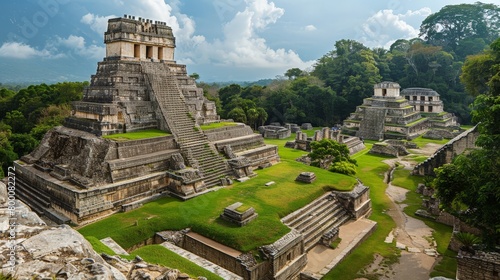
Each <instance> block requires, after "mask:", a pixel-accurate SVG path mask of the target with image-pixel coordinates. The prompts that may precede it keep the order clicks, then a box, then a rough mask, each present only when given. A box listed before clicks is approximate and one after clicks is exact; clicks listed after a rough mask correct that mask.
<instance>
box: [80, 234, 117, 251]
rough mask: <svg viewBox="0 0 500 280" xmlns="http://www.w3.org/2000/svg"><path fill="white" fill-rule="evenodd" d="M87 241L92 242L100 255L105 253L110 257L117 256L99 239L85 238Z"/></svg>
mask: <svg viewBox="0 0 500 280" xmlns="http://www.w3.org/2000/svg"><path fill="white" fill-rule="evenodd" d="M85 239H87V241H88V242H90V244H91V245H92V248H94V251H96V252H97V253H99V254H101V253H105V254H108V255H110V256H114V255H116V254H115V252H114V251H113V250H111V249H110V248H109V247H108V246H106V245H104V244H103V243H102V242H101V240H99V239H98V238H96V237H94V236H85Z"/></svg>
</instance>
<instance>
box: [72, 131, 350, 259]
mask: <svg viewBox="0 0 500 280" xmlns="http://www.w3.org/2000/svg"><path fill="white" fill-rule="evenodd" d="M266 142H267V141H266ZM270 142H271V143H276V144H279V146H280V148H279V153H280V156H281V157H282V158H281V162H280V163H279V164H277V165H276V166H273V167H271V168H266V169H263V170H256V173H257V174H258V176H256V177H254V178H252V179H251V180H248V181H246V182H244V183H239V182H236V183H235V184H233V185H232V186H230V187H226V188H224V189H221V190H219V191H217V192H211V193H207V194H204V195H202V196H199V197H196V198H193V199H190V200H188V201H184V202H182V201H179V200H177V199H174V198H162V199H159V200H156V201H153V202H150V203H147V204H145V205H144V206H142V207H141V208H139V209H135V210H133V211H130V212H127V213H118V214H115V215H112V216H110V217H108V218H106V219H103V220H101V221H98V222H96V223H93V224H91V225H88V226H85V227H83V228H81V229H80V230H79V231H80V233H82V234H83V235H84V236H94V237H96V238H98V239H102V238H105V237H108V236H109V237H111V238H113V240H115V241H116V242H117V243H118V244H120V245H121V246H122V247H124V248H130V247H132V246H133V245H135V244H138V243H140V242H142V241H144V240H146V239H148V238H150V237H152V236H153V235H154V234H155V232H158V231H163V230H180V229H184V228H187V227H190V228H191V229H192V230H193V231H195V232H197V233H199V234H201V235H204V236H206V237H208V238H212V239H214V240H216V241H218V242H220V243H222V244H225V245H227V246H229V247H232V248H235V249H237V250H241V251H244V252H247V251H254V250H256V249H257V247H259V246H262V245H266V244H271V243H273V242H274V241H276V240H277V239H279V238H280V237H282V236H283V235H284V234H286V233H288V232H289V228H288V227H286V226H285V225H284V224H283V223H281V221H280V219H281V218H282V217H284V216H286V215H287V214H289V213H291V212H293V211H295V210H297V209H299V208H301V207H303V206H305V205H306V204H308V203H309V202H311V201H312V200H314V199H315V198H317V197H318V196H320V195H322V194H323V193H325V192H326V191H328V190H331V189H337V190H351V189H352V188H353V186H354V185H355V183H356V180H355V178H353V177H349V176H345V175H341V174H336V173H332V172H329V171H326V170H323V169H319V168H315V167H311V166H307V165H304V164H302V163H299V162H297V161H295V158H296V157H298V155H301V154H303V153H304V152H303V151H298V150H294V149H288V148H284V147H283V145H284V144H285V143H286V140H274V141H270ZM304 171H312V172H315V173H316V175H317V180H316V181H314V182H313V183H312V184H306V183H302V182H296V181H295V178H296V177H297V176H298V175H299V174H300V172H304ZM269 181H275V182H277V183H276V184H273V185H271V186H268V187H266V186H265V184H266V183H267V182H269ZM235 202H241V203H243V204H244V205H246V206H249V207H253V208H254V209H255V211H256V212H257V213H258V214H259V216H258V218H257V219H256V220H254V221H252V222H251V223H249V224H248V225H246V226H244V227H238V226H236V225H233V224H231V223H229V222H226V221H224V220H223V219H221V218H219V215H220V214H221V213H222V211H223V210H224V208H225V207H227V206H229V205H231V204H233V203H235ZM136 223H137V225H135V224H136Z"/></svg>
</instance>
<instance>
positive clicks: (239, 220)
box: [220, 202, 258, 227]
mask: <svg viewBox="0 0 500 280" xmlns="http://www.w3.org/2000/svg"><path fill="white" fill-rule="evenodd" d="M242 206H243V203H241V202H236V203H233V204H231V205H229V206H228V207H226V208H224V212H222V214H221V215H220V217H221V218H222V219H224V220H226V221H229V222H232V223H235V224H237V225H239V226H240V227H242V226H244V225H246V224H248V223H250V222H251V221H253V220H255V219H256V218H257V216H258V214H257V213H255V209H254V208H253V207H245V209H244V210H242V211H241V210H240V209H239V208H240V207H242Z"/></svg>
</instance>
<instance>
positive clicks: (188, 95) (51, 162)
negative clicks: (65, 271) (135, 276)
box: [14, 16, 279, 224]
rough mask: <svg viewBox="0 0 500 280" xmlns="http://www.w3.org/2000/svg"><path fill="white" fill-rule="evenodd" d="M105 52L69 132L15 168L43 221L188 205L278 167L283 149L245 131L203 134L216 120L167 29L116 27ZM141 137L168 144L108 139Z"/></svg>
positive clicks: (130, 21) (56, 134)
mask: <svg viewBox="0 0 500 280" xmlns="http://www.w3.org/2000/svg"><path fill="white" fill-rule="evenodd" d="M104 42H105V43H106V57H105V58H104V60H103V61H101V62H99V63H98V66H97V72H96V74H95V75H92V77H91V81H90V85H89V86H88V87H87V88H86V89H85V90H84V97H83V99H82V101H78V102H74V103H73V104H72V105H73V106H72V107H73V110H72V114H71V116H70V117H68V118H67V119H66V122H65V124H64V126H62V127H57V128H55V129H52V130H51V131H49V132H48V133H47V134H46V135H45V136H44V138H43V140H42V141H41V143H40V145H39V146H38V147H37V148H36V149H35V150H34V151H33V152H32V153H31V154H29V155H27V156H24V157H22V158H21V159H20V160H18V161H16V162H15V163H14V166H15V168H16V171H17V185H18V194H19V197H20V198H21V199H22V200H23V201H25V202H26V203H27V204H28V205H29V206H30V207H32V208H33V209H34V210H35V211H37V213H38V214H40V215H45V216H47V217H49V218H50V219H52V220H55V221H57V222H59V223H64V222H69V221H72V222H74V223H77V224H82V223H87V222H89V221H92V220H94V219H98V218H100V217H101V216H103V215H108V214H112V213H115V212H118V211H124V210H127V209H133V208H134V207H135V206H134V205H135V204H138V205H139V204H141V203H144V202H147V201H149V200H151V199H155V198H157V197H158V196H160V195H163V194H165V193H170V194H173V195H176V196H178V197H181V198H182V199H188V198H191V197H194V196H197V195H199V194H202V193H204V192H206V191H207V190H208V189H210V188H211V187H213V186H216V185H222V184H227V183H228V182H230V180H227V178H230V177H240V176H248V175H251V174H252V173H253V172H252V170H253V169H255V168H262V167H266V166H270V165H272V164H274V163H276V162H278V161H279V156H278V154H277V147H276V146H274V145H266V144H265V143H264V141H263V138H262V136H261V135H259V134H255V133H254V132H253V131H252V129H251V128H250V127H249V126H247V125H244V124H237V125H235V126H227V127H221V128H217V129H212V130H206V131H203V130H201V129H200V127H199V125H201V124H206V123H211V122H218V121H219V116H218V115H217V112H216V109H215V105H214V103H213V102H211V101H208V100H207V99H206V98H205V97H204V96H203V89H201V88H198V87H197V86H196V83H195V80H194V79H192V78H191V77H189V76H188V75H187V71H186V66H185V65H181V64H177V63H176V62H175V60H174V49H175V38H174V36H173V34H172V29H171V28H170V27H169V26H167V25H166V24H165V23H163V22H158V21H155V22H154V21H151V20H148V19H141V18H139V19H137V20H136V19H135V17H131V16H125V17H122V18H114V19H110V20H109V21H108V29H107V31H106V32H105V34H104ZM144 129H161V130H163V131H166V132H169V133H170V135H166V136H162V137H155V138H148V139H140V140H129V141H115V140H110V139H105V138H103V137H101V136H103V135H111V134H116V133H127V132H132V131H141V130H144ZM228 161H229V163H228ZM231 162H232V163H231Z"/></svg>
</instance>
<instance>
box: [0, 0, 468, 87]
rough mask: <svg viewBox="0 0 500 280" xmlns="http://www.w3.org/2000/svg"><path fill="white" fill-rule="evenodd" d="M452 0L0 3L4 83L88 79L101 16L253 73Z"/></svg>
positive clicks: (240, 76)
mask: <svg viewBox="0 0 500 280" xmlns="http://www.w3.org/2000/svg"><path fill="white" fill-rule="evenodd" d="M474 2H475V1H455V0H419V1H414V0H401V1H396V0H391V1H379V0H350V1H342V2H337V1H331V0H275V1H271V0H211V1H209V0H184V1H181V0H173V1H170V0H108V1H102V0H25V1H2V2H1V4H0V8H1V9H0V15H1V16H0V24H1V26H3V28H2V29H1V30H0V82H3V83H5V82H24V81H28V82H47V83H52V82H58V81H84V80H89V79H90V75H92V74H94V73H95V70H96V67H97V62H98V61H101V60H102V58H103V57H104V56H105V48H104V44H103V32H104V31H105V30H106V24H107V19H109V18H113V17H118V16H123V15H124V14H130V15H134V16H136V17H143V18H149V19H152V20H160V21H165V22H167V24H168V25H170V26H171V27H172V28H173V30H174V35H175V36H176V43H177V48H176V53H175V59H176V60H177V62H178V63H181V64H186V65H187V69H188V72H189V73H193V72H196V73H198V74H199V75H200V78H201V80H202V81H206V82H213V81H255V80H258V79H266V78H275V77H276V76H278V75H283V73H284V72H285V71H286V70H287V69H290V68H293V67H298V68H301V69H310V67H311V66H312V65H313V64H314V62H315V60H317V59H318V58H320V57H321V56H323V55H324V54H326V53H327V52H329V51H330V50H332V49H333V46H334V44H335V42H336V41H338V40H341V39H354V40H357V41H360V42H362V43H363V44H365V45H366V46H368V47H386V48H387V47H389V46H390V44H391V43H392V42H394V41H395V40H396V39H400V38H414V37H416V36H418V28H419V26H420V23H421V22H422V20H424V19H425V18H426V17H427V16H428V15H430V14H432V13H435V12H437V11H439V10H440V9H441V8H442V7H444V6H445V5H453V4H460V3H474Z"/></svg>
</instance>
